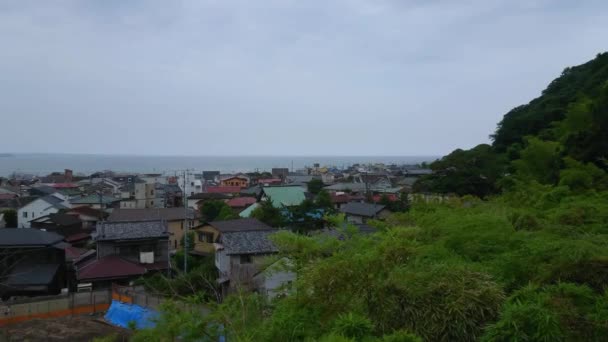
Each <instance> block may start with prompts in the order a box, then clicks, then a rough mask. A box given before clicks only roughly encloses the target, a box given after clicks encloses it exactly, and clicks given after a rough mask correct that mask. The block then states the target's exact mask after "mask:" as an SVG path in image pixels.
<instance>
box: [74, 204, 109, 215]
mask: <svg viewBox="0 0 608 342" xmlns="http://www.w3.org/2000/svg"><path fill="white" fill-rule="evenodd" d="M68 212H69V213H77V214H80V215H85V216H91V217H100V216H101V217H107V216H108V213H106V212H105V211H103V210H99V209H95V208H91V207H87V206H82V207H76V208H72V209H70V210H69V211H68Z"/></svg>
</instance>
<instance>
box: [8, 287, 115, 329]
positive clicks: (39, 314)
mask: <svg viewBox="0 0 608 342" xmlns="http://www.w3.org/2000/svg"><path fill="white" fill-rule="evenodd" d="M111 301H112V294H111V291H110V290H103V291H92V292H82V293H69V294H63V295H59V296H48V297H38V298H31V299H25V300H18V301H13V302H9V303H0V326H3V325H6V324H10V323H18V322H23V321H27V320H30V319H34V318H52V317H63V316H70V315H81V314H87V313H96V312H103V311H106V310H107V309H108V307H110V303H111Z"/></svg>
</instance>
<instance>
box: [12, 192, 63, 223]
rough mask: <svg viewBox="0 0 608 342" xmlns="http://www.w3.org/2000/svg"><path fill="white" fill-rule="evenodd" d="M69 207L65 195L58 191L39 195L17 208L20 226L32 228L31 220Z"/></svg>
mask: <svg viewBox="0 0 608 342" xmlns="http://www.w3.org/2000/svg"><path fill="white" fill-rule="evenodd" d="M67 208H68V207H66V205H65V200H64V197H62V196H61V195H60V194H58V193H55V194H53V195H48V196H44V197H39V198H37V199H35V200H33V201H31V202H29V203H27V204H26V205H24V206H23V207H21V208H19V209H18V210H17V221H18V227H19V228H30V221H31V220H33V219H35V218H37V217H41V216H45V215H48V214H54V213H57V212H58V211H59V210H62V209H67Z"/></svg>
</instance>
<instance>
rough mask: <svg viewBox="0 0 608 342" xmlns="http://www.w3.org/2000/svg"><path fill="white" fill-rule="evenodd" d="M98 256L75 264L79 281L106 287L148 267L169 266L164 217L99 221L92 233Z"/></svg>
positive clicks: (134, 277) (140, 272)
mask: <svg viewBox="0 0 608 342" xmlns="http://www.w3.org/2000/svg"><path fill="white" fill-rule="evenodd" d="M94 239H95V241H96V243H97V258H96V259H94V260H92V261H90V262H84V263H82V264H78V265H77V268H76V272H77V279H78V282H80V283H93V287H94V288H108V287H110V286H111V284H112V283H113V282H115V283H119V284H126V283H128V282H129V281H131V280H134V279H136V278H138V277H140V276H141V275H143V274H145V273H147V272H151V271H161V270H167V269H169V268H170V266H171V265H170V262H169V232H168V231H167V224H166V223H165V222H164V221H144V222H101V223H99V224H98V225H97V231H96V234H95V237H94Z"/></svg>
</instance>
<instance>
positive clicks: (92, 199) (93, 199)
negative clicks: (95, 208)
mask: <svg viewBox="0 0 608 342" xmlns="http://www.w3.org/2000/svg"><path fill="white" fill-rule="evenodd" d="M116 201H120V199H119V198H116V197H110V196H101V200H100V199H99V195H88V196H85V197H82V198H76V199H72V200H70V203H72V204H99V202H101V203H103V204H110V203H113V202H116Z"/></svg>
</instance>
